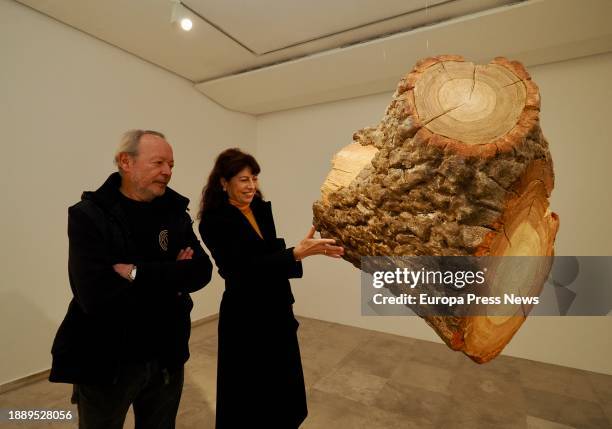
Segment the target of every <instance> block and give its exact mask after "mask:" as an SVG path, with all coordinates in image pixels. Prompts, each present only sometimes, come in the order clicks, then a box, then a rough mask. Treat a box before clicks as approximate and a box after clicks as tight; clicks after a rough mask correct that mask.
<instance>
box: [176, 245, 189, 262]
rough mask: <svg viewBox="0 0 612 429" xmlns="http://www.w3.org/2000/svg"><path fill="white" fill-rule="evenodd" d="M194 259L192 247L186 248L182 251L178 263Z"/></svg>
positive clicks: (177, 258)
mask: <svg viewBox="0 0 612 429" xmlns="http://www.w3.org/2000/svg"><path fill="white" fill-rule="evenodd" d="M192 257H193V249H192V248H191V247H186V248H184V249H181V251H180V252H179V253H178V256H177V257H176V260H177V261H185V260H187V259H191V258H192Z"/></svg>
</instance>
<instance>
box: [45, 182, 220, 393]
mask: <svg viewBox="0 0 612 429" xmlns="http://www.w3.org/2000/svg"><path fill="white" fill-rule="evenodd" d="M120 184H121V177H120V176H119V174H118V173H114V174H112V175H111V176H110V177H109V178H108V179H107V180H106V182H105V183H104V184H103V185H102V186H101V187H100V188H99V189H98V190H97V191H95V192H84V193H83V195H82V199H81V201H80V202H79V203H77V204H75V205H74V206H72V207H70V208H69V209H68V239H69V256H68V274H69V279H70V287H71V289H72V293H73V298H72V300H71V302H70V304H69V307H68V312H67V314H66V317H65V318H64V321H63V322H62V324H61V326H60V328H59V330H58V332H57V335H56V337H55V341H54V343H53V348H52V351H51V353H52V355H53V365H52V368H51V375H50V377H49V380H50V381H52V382H65V383H110V382H113V380H115V379H116V377H117V375H118V374H119V371H120V369H121V365H122V363H123V362H124V361H125V358H126V350H129V348H130V347H129V346H130V344H126V343H127V341H128V332H129V330H130V329H132V328H133V326H131V325H130V323H131V321H134V320H135V319H134V316H135V315H138V314H139V312H140V311H141V310H143V309H144V306H147V305H153V307H152V308H155V319H154V321H155V323H154V324H152V325H154V326H155V327H156V328H153V329H157V332H155V333H154V338H155V344H154V345H153V346H154V349H155V350H156V351H157V356H156V357H157V358H158V359H159V360H160V362H161V364H162V365H163V366H164V367H165V368H167V369H169V370H172V369H175V368H178V367H180V366H182V365H183V364H184V363H185V362H186V361H187V359H188V358H189V346H188V341H189V335H190V331H191V320H190V316H189V313H190V311H191V309H192V307H193V302H192V300H191V297H190V296H189V293H190V292H194V291H197V290H199V289H201V288H202V287H204V286H205V285H206V284H207V283H208V282H209V281H210V279H211V273H212V264H211V262H210V259H209V258H208V255H206V253H205V252H204V250H203V249H202V246H201V245H200V243H199V241H198V239H197V238H196V236H195V234H194V233H193V229H192V221H191V218H190V217H189V214H188V213H187V205H188V203H189V200H188V199H187V198H185V197H183V196H181V195H179V194H178V193H176V192H175V191H173V190H172V189H170V188H167V189H166V192H165V193H164V195H163V196H161V197H158V198H156V199H155V200H154V201H153V203H154V204H155V209H156V210H162V211H164V216H165V219H167V221H166V223H165V225H164V228H165V229H166V231H167V233H166V232H164V235H165V236H164V237H163V239H164V243H163V244H164V246H166V247H167V254H168V257H167V258H166V259H165V260H160V261H150V260H143V259H142V257H141V255H138V254H137V253H138V252H137V251H136V244H135V242H134V238H133V236H132V232H131V231H130V228H129V226H128V222H127V219H126V215H125V213H124V211H123V209H122V206H121V203H120V198H121V195H120V193H119V186H120ZM161 239H162V237H161V236H160V240H161ZM166 239H167V241H166ZM160 243H161V241H160ZM186 247H191V248H192V249H193V251H194V254H193V258H192V259H191V260H184V261H176V256H177V255H178V252H179V251H180V250H181V249H184V248H186ZM117 263H126V264H129V263H135V264H136V265H137V267H138V268H137V270H138V271H137V275H136V280H135V281H134V282H129V281H128V280H125V279H124V278H122V277H121V276H119V275H118V274H117V273H116V272H115V271H114V270H113V264H117ZM131 334H132V337H133V336H134V333H133V332H132V333H131ZM137 334H138V333H136V335H137Z"/></svg>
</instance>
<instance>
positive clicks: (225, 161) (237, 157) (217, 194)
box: [198, 148, 263, 218]
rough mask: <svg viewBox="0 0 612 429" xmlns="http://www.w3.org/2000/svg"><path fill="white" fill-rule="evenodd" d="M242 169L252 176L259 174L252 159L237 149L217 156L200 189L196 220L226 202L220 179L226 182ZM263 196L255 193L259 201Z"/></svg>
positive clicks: (255, 162) (257, 165) (227, 150)
mask: <svg viewBox="0 0 612 429" xmlns="http://www.w3.org/2000/svg"><path fill="white" fill-rule="evenodd" d="M244 168H249V169H250V170H251V173H252V174H255V175H257V174H259V172H260V171H261V168H259V164H258V163H257V161H256V160H255V158H254V157H253V155H250V154H248V153H244V152H243V151H241V150H240V149H238V148H232V149H226V150H224V151H223V152H221V153H220V154H219V156H217V159H216V160H215V166H214V167H213V169H212V171H211V172H210V175H209V176H208V182H206V185H205V186H204V189H202V201H200V213H198V218H201V217H202V215H203V214H204V212H206V211H208V210H210V209H214V208H217V207H219V206H220V205H221V204H223V203H225V202H226V201H227V200H228V196H227V193H225V192H224V191H223V188H222V187H221V179H222V178H223V179H225V180H227V181H228V182H229V181H230V179H231V178H232V177H234V176H235V175H236V174H238V173H240V172H241V171H242V170H243V169H244ZM262 197H263V196H262V194H261V192H260V191H259V189H258V190H257V191H256V192H255V198H259V199H261V198H262Z"/></svg>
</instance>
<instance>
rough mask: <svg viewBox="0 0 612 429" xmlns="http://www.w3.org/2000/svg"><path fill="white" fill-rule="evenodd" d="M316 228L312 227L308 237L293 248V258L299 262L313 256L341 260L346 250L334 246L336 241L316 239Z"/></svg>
mask: <svg viewBox="0 0 612 429" xmlns="http://www.w3.org/2000/svg"><path fill="white" fill-rule="evenodd" d="M314 234H315V227H314V226H312V227H310V231H308V234H307V235H306V237H305V238H304V239H303V240H302V241H300V242H299V243H298V244H297V246H295V247H294V248H293V256H294V257H295V259H296V260H297V261H301V260H302V259H304V258H307V257H308V256H312V255H325V256H329V257H330V258H340V257H341V256H342V255H343V254H344V249H343V248H342V247H340V246H334V244H335V243H336V241H335V240H333V239H331V238H314Z"/></svg>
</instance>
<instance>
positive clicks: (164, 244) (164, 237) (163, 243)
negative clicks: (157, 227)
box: [159, 229, 168, 252]
mask: <svg viewBox="0 0 612 429" xmlns="http://www.w3.org/2000/svg"><path fill="white" fill-rule="evenodd" d="M159 247H161V248H162V250H163V251H164V252H167V251H168V230H167V229H164V230H162V231H160V233H159Z"/></svg>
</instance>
